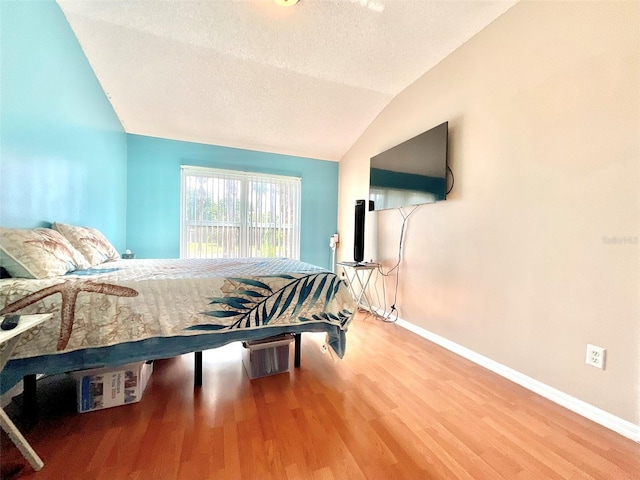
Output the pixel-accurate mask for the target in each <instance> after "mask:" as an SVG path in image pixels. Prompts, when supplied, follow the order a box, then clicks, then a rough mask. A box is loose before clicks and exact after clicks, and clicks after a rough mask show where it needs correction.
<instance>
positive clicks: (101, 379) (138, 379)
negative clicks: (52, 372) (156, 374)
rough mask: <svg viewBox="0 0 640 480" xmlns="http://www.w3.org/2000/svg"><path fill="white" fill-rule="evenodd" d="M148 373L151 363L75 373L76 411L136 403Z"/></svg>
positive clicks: (146, 380) (149, 375)
mask: <svg viewBox="0 0 640 480" xmlns="http://www.w3.org/2000/svg"><path fill="white" fill-rule="evenodd" d="M152 372H153V363H152V362H148V363H147V362H138V363H130V364H128V365H120V366H117V367H111V368H94V369H91V370H82V371H80V372H75V373H74V374H73V375H74V377H75V378H76V388H77V392H78V412H80V413H83V412H91V411H93V410H101V409H103V408H109V407H115V406H118V405H126V404H129V403H135V402H139V401H140V399H141V398H142V394H143V392H144V389H145V388H146V387H147V383H148V382H149V377H151V373H152Z"/></svg>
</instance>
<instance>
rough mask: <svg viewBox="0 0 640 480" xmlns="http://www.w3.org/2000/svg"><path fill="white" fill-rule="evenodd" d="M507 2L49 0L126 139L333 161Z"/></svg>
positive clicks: (492, 17)
mask: <svg viewBox="0 0 640 480" xmlns="http://www.w3.org/2000/svg"><path fill="white" fill-rule="evenodd" d="M515 1H516V0H506V1H482V0H473V1H459V0H451V1H448V0H436V1H433V0H422V1H409V0H335V1H328V0H326V1H323V0H301V1H300V2H299V3H298V4H297V5H294V6H289V7H280V6H278V5H276V4H275V3H274V2H273V1H269V0H263V1H243V0H209V1H185V0H172V1H155V0H142V1H137V0H111V1H106V0H95V1H88V0H79V1H68V0H58V4H59V5H60V7H61V8H62V11H63V12H64V14H65V16H66V18H67V20H68V21H69V24H70V25H71V28H72V29H73V31H74V32H75V34H76V36H77V38H78V40H79V42H80V45H81V46H82V48H83V50H84V52H85V54H86V56H87V58H88V60H89V62H90V64H91V66H92V67H93V69H94V71H95V73H96V76H97V77H98V80H99V81H100V83H101V84H102V87H103V89H104V91H105V93H106V94H107V96H108V97H109V99H110V100H111V103H112V105H113V108H114V110H115V112H116V114H117V115H118V117H119V119H120V121H121V122H122V125H123V127H124V129H125V130H126V131H127V132H128V133H135V134H140V135H149V136H154V137H164V138H171V139H179V140H188V141H194V142H201V143H208V144H214V145H225V146H231V147H237V148H247V149H252V150H260V151H267V152H275V153H282V154H288V155H298V156H303V157H311V158H319V159H326V160H340V158H342V156H344V155H345V154H346V153H347V151H348V150H349V148H350V147H351V146H352V145H353V144H354V143H355V141H356V140H357V139H358V137H359V136H360V135H361V134H362V132H363V131H364V130H365V128H366V127H367V126H368V125H369V124H370V123H371V122H372V121H373V120H374V119H375V117H376V115H378V114H379V113H380V112H381V111H382V110H383V109H384V107H385V106H386V105H387V104H388V103H389V102H390V101H391V99H392V98H393V97H394V96H395V95H397V94H398V93H400V92H401V91H402V90H404V89H405V88H406V87H407V86H409V85H410V84H411V83H413V82H414V81H415V80H417V79H418V78H419V77H420V76H422V75H423V74H424V73H425V72H426V71H428V70H429V69H430V68H432V67H433V66H434V65H436V64H437V63H438V62H439V61H440V60H442V59H443V58H444V57H446V56H447V55H448V54H450V53H451V52H452V51H453V50H455V49H456V48H458V47H459V46H460V45H462V44H463V43H464V42H465V41H467V40H468V39H469V38H471V37H472V36H473V35H474V34H476V33H477V32H479V31H480V30H482V29H483V28H484V27H485V26H486V25H487V24H489V23H490V22H491V21H493V20H494V19H495V18H496V17H498V16H499V15H501V14H502V13H504V12H505V11H506V10H507V9H508V8H509V7H511V6H512V5H513V4H514V3H515Z"/></svg>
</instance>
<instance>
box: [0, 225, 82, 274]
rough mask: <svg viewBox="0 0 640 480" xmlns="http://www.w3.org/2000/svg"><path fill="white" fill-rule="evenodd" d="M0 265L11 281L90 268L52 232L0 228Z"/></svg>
mask: <svg viewBox="0 0 640 480" xmlns="http://www.w3.org/2000/svg"><path fill="white" fill-rule="evenodd" d="M0 266H2V267H4V268H5V270H7V272H9V274H10V275H11V276H12V277H14V278H48V277H56V276H58V275H64V274H65V273H68V272H73V271H74V270H80V269H84V268H89V267H90V266H91V265H89V262H87V260H86V259H85V258H84V257H83V256H82V254H81V253H80V252H79V251H78V250H76V249H75V248H73V246H71V244H70V243H69V241H68V240H67V239H66V238H64V237H63V236H62V235H60V234H59V233H58V232H56V231H55V230H52V229H50V228H34V229H32V230H27V229H19V228H3V227H0Z"/></svg>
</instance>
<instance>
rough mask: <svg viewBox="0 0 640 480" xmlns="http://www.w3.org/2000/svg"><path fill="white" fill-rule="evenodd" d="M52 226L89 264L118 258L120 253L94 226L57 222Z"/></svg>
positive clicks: (98, 263)
mask: <svg viewBox="0 0 640 480" xmlns="http://www.w3.org/2000/svg"><path fill="white" fill-rule="evenodd" d="M53 228H55V229H56V230H57V231H58V232H60V233H61V234H62V235H64V236H65V238H66V239H67V240H69V242H70V243H71V245H73V246H74V247H75V248H76V249H78V251H79V252H80V253H82V255H84V257H85V258H86V259H87V260H88V261H89V263H90V264H91V266H96V265H100V264H101V263H104V262H108V261H110V260H118V259H119V258H120V254H119V253H118V251H117V250H116V249H115V247H114V246H113V245H111V243H110V242H109V240H107V237H105V236H104V235H103V234H102V233H101V232H100V231H99V230H97V229H95V228H90V227H77V226H75V225H67V224H64V223H58V222H55V223H54V224H53Z"/></svg>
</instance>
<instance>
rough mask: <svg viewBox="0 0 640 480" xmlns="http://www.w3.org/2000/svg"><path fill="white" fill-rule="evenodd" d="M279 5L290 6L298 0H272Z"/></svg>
mask: <svg viewBox="0 0 640 480" xmlns="http://www.w3.org/2000/svg"><path fill="white" fill-rule="evenodd" d="M274 1H275V2H276V3H277V4H278V5H280V6H281V7H290V6H291V5H295V4H296V3H298V0H274Z"/></svg>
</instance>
